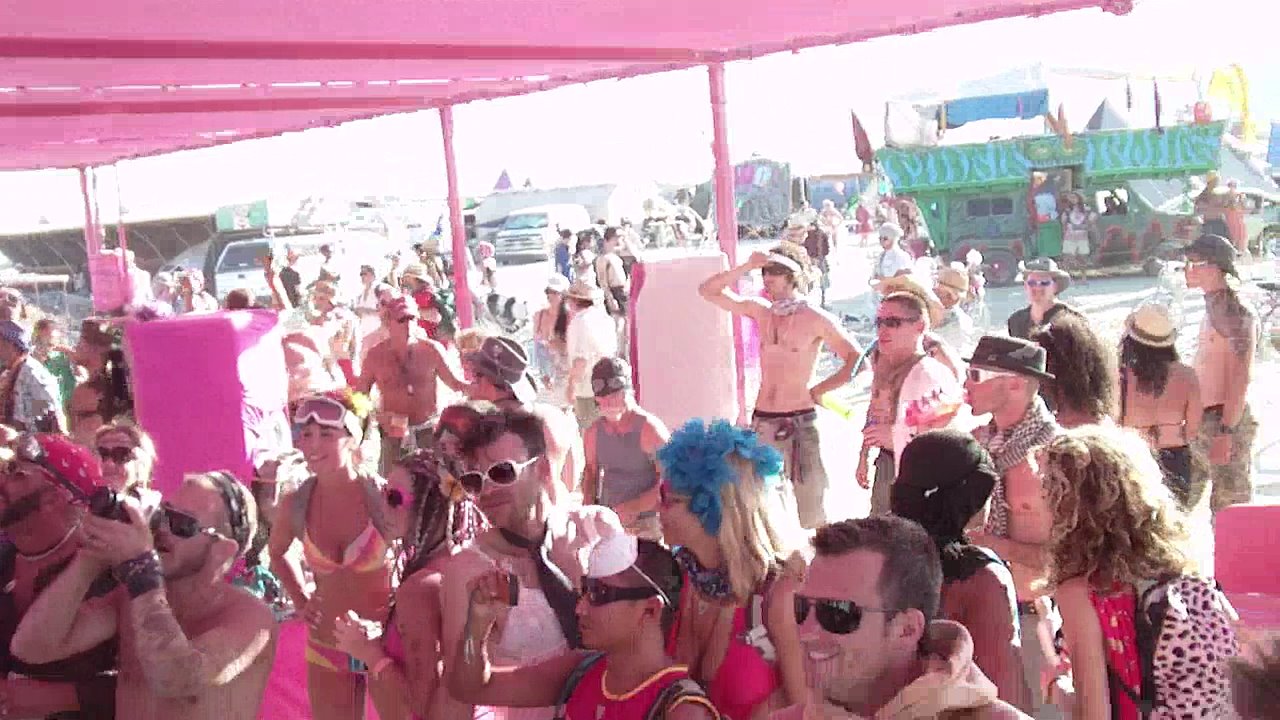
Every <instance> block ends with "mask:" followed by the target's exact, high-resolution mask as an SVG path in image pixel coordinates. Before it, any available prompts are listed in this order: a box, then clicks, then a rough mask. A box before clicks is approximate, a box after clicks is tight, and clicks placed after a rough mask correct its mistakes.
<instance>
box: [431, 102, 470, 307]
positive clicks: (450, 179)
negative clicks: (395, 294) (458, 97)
mask: <svg viewBox="0 0 1280 720" xmlns="http://www.w3.org/2000/svg"><path fill="white" fill-rule="evenodd" d="M440 134H441V135H443V136H444V176H445V182H446V183H447V184H448V186H449V230H450V231H451V232H452V234H453V304H454V309H455V310H456V312H457V313H458V329H459V330H462V329H464V328H469V327H471V326H472V324H473V323H474V322H475V318H474V316H473V312H472V311H473V306H472V304H471V288H470V287H469V285H468V282H469V279H468V277H467V266H468V264H469V263H468V262H467V260H468V257H469V256H468V252H469V251H468V250H467V228H466V227H465V226H464V225H463V223H462V198H461V197H459V196H458V164H457V161H456V160H455V159H454V157H453V106H452V105H445V106H443V107H441V108H440Z"/></svg>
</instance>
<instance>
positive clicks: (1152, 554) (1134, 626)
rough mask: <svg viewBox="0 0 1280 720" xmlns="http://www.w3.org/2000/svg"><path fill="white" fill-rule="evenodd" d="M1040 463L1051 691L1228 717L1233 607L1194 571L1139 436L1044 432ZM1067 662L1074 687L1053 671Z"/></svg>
mask: <svg viewBox="0 0 1280 720" xmlns="http://www.w3.org/2000/svg"><path fill="white" fill-rule="evenodd" d="M1041 469H1042V471H1043V476H1044V483H1045V493H1046V495H1047V500H1048V504H1049V509H1050V511H1051V512H1052V513H1053V524H1052V530H1051V532H1050V539H1049V545H1048V559H1049V567H1048V570H1049V575H1048V581H1049V584H1050V586H1051V587H1052V588H1053V597H1054V599H1055V600H1056V601H1057V603H1058V608H1059V610H1060V611H1061V613H1062V636H1063V639H1064V640H1065V643H1066V653H1067V655H1068V657H1069V664H1068V665H1066V666H1060V667H1059V668H1058V669H1057V673H1058V677H1055V678H1053V680H1052V685H1051V686H1050V687H1049V697H1051V698H1052V697H1054V696H1055V695H1057V697H1058V700H1057V702H1058V704H1060V705H1065V706H1066V707H1064V709H1070V710H1072V715H1071V716H1072V717H1075V718H1078V719H1080V720H1107V719H1108V718H1114V719H1116V720H1137V718H1139V717H1145V715H1144V714H1143V709H1144V708H1146V709H1147V710H1148V711H1149V709H1150V708H1153V707H1154V708H1156V714H1154V715H1152V717H1213V718H1224V717H1231V716H1232V715H1231V714H1230V713H1231V711H1230V697H1229V691H1228V685H1227V676H1226V672H1227V670H1226V667H1225V662H1226V660H1227V659H1228V658H1230V657H1232V656H1234V655H1235V654H1236V651H1237V648H1236V640H1235V635H1234V633H1233V631H1232V629H1231V619H1232V616H1234V612H1233V611H1232V610H1231V606H1230V604H1229V603H1228V602H1227V599H1226V597H1225V596H1223V595H1222V593H1221V592H1220V591H1218V590H1217V588H1216V586H1215V585H1214V584H1213V583H1212V582H1211V581H1208V580H1205V579H1203V578H1201V577H1199V576H1197V575H1196V574H1195V573H1196V570H1195V564H1194V562H1193V561H1192V560H1191V559H1190V557H1189V556H1188V554H1187V547H1186V546H1187V542H1188V535H1187V531H1186V528H1185V527H1184V526H1183V514H1182V512H1181V511H1179V510H1178V508H1177V506H1176V505H1175V504H1174V501H1173V497H1172V496H1171V495H1170V494H1169V491H1168V489H1167V488H1166V487H1165V486H1164V483H1163V482H1161V472H1160V467H1159V465H1158V464H1157V463H1156V460H1155V457H1154V456H1153V455H1152V454H1151V450H1150V448H1148V446H1147V444H1146V443H1145V442H1144V441H1143V440H1142V438H1141V437H1139V436H1138V435H1137V434H1136V433H1132V432H1127V431H1123V430H1118V429H1116V428H1114V427H1102V426H1097V425H1089V426H1084V427H1081V428H1077V429H1075V430H1068V431H1067V432H1066V434H1064V435H1062V436H1060V437H1058V439H1056V440H1054V441H1053V442H1052V443H1050V444H1049V445H1048V446H1047V447H1046V448H1045V450H1044V453H1043V456H1042V460H1041ZM1155 603H1162V606H1163V607H1164V611H1163V614H1162V615H1161V618H1162V619H1161V621H1160V625H1159V627H1156V628H1153V630H1154V636H1155V638H1156V641H1155V647H1154V649H1153V650H1152V651H1151V653H1150V654H1149V655H1147V656H1145V657H1144V653H1143V652H1141V651H1140V650H1139V643H1138V638H1139V637H1140V634H1139V633H1140V627H1143V626H1145V625H1147V620H1146V619H1147V618H1148V617H1150V615H1151V613H1150V612H1149V611H1150V610H1151V609H1152V608H1153V606H1154V604H1155ZM1144 634H1145V633H1144ZM1067 668H1069V670H1070V673H1071V676H1072V684H1073V685H1074V691H1071V690H1066V689H1065V686H1064V685H1063V684H1061V683H1059V682H1058V681H1059V680H1060V679H1061V678H1062V676H1063V675H1065V672H1066V670H1067ZM1051 674H1052V673H1051ZM1046 680H1048V678H1046ZM1161 708H1163V709H1167V710H1168V711H1169V713H1170V714H1165V712H1164V710H1161ZM1173 712H1176V713H1178V714H1172V713H1173ZM1183 713H1185V714H1183Z"/></svg>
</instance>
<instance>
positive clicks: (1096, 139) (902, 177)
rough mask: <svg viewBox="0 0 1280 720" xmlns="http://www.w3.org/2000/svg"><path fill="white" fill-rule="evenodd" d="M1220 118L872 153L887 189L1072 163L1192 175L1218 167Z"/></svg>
mask: <svg viewBox="0 0 1280 720" xmlns="http://www.w3.org/2000/svg"><path fill="white" fill-rule="evenodd" d="M1223 129H1224V126H1223V123H1210V124H1208V125H1178V126H1174V127H1170V128H1166V129H1164V130H1163V131H1157V130H1108V131H1102V132H1094V133H1083V134H1080V135H1076V136H1074V137H1073V138H1072V143H1071V146H1070V147H1067V144H1066V143H1065V142H1064V141H1063V138H1061V137H1058V136H1056V135H1051V136H1043V137H1034V138H1017V139H1013V140H996V141H993V142H989V143H980V144H973V145H954V146H949V147H917V148H885V149H883V150H881V151H879V152H878V153H876V157H877V159H878V160H879V161H880V165H881V166H882V167H883V168H884V172H885V175H886V176H888V178H889V180H890V181H891V182H892V183H893V188H894V191H896V192H899V193H917V192H927V191H939V190H984V191H994V190H1000V189H1007V188H1010V187H1016V186H1022V185H1027V184H1028V183H1029V181H1030V176H1031V172H1032V171H1034V170H1038V169H1046V168H1055V167H1079V168H1081V169H1082V170H1083V171H1084V176H1085V178H1086V179H1089V180H1098V179H1102V178H1107V179H1117V180H1119V179H1130V178H1160V177H1173V176H1180V175H1198V174H1202V173H1206V172H1209V171H1210V170H1214V169H1216V168H1217V167H1218V164H1219V157H1220V154H1221V151H1222V133H1223Z"/></svg>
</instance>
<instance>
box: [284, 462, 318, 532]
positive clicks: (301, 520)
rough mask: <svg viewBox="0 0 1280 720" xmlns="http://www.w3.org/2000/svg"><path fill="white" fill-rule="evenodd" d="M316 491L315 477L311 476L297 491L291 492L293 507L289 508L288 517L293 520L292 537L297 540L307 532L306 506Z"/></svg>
mask: <svg viewBox="0 0 1280 720" xmlns="http://www.w3.org/2000/svg"><path fill="white" fill-rule="evenodd" d="M315 490H316V477H315V476H314V475H312V476H311V477H309V478H307V479H306V480H303V481H302V484H301V485H299V486H298V489H297V490H294V491H293V505H292V507H290V508H289V517H290V518H291V519H292V520H293V532H294V536H295V537H297V538H298V539H299V540H301V539H302V536H303V535H304V534H306V532H307V506H308V505H310V504H311V493H313V492H315Z"/></svg>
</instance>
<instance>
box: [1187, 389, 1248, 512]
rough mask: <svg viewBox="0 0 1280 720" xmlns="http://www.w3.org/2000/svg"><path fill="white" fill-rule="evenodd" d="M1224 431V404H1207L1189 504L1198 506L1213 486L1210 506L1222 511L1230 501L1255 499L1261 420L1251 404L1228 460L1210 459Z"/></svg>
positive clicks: (1197, 443) (1195, 454)
mask: <svg viewBox="0 0 1280 720" xmlns="http://www.w3.org/2000/svg"><path fill="white" fill-rule="evenodd" d="M1221 431H1222V408H1221V407H1220V406H1215V407H1212V408H1206V409H1205V411H1204V419H1203V420H1202V421H1201V423H1200V434H1199V435H1198V436H1197V437H1196V438H1195V440H1194V442H1193V443H1192V446H1191V455H1192V466H1191V487H1190V488H1189V490H1188V492H1187V508H1188V509H1191V508H1194V507H1197V506H1198V505H1199V504H1200V502H1201V500H1203V498H1204V491H1205V490H1206V489H1208V490H1209V508H1210V509H1211V510H1212V511H1213V512H1215V513H1216V512H1218V511H1219V510H1221V509H1222V508H1224V507H1227V506H1228V505H1235V504H1237V503H1247V502H1249V501H1250V500H1252V499H1253V477H1252V470H1253V438H1254V436H1255V435H1256V434H1257V432H1258V423H1257V421H1256V420H1254V418H1253V413H1252V412H1251V411H1250V410H1249V406H1248V405H1246V406H1245V408H1244V414H1243V415H1241V416H1240V424H1239V425H1238V426H1237V427H1236V432H1235V435H1234V436H1233V437H1232V442H1231V458H1230V460H1228V462H1226V463H1225V464H1217V463H1213V462H1211V461H1210V460H1209V447H1210V445H1211V444H1212V442H1213V438H1214V437H1216V436H1217V435H1218V434H1219V433H1220V432H1221Z"/></svg>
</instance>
